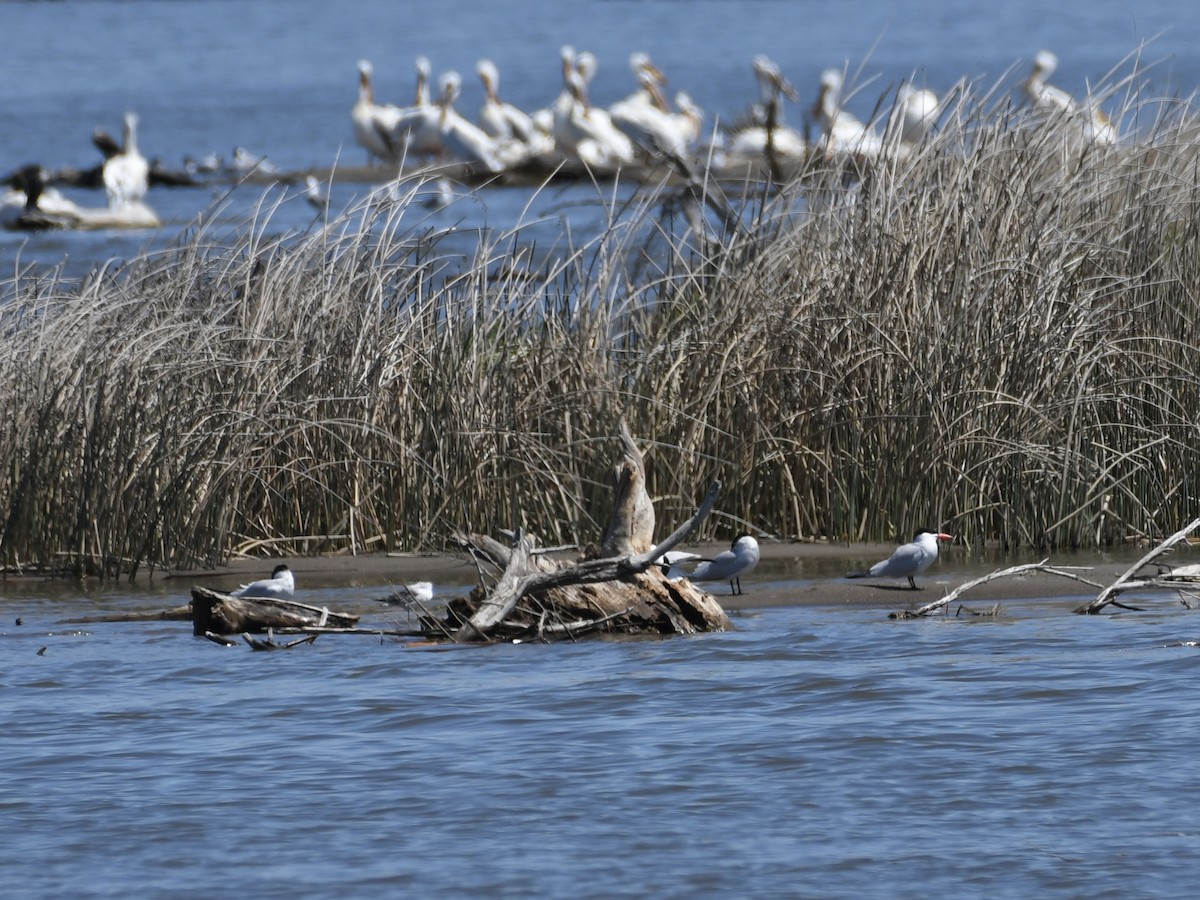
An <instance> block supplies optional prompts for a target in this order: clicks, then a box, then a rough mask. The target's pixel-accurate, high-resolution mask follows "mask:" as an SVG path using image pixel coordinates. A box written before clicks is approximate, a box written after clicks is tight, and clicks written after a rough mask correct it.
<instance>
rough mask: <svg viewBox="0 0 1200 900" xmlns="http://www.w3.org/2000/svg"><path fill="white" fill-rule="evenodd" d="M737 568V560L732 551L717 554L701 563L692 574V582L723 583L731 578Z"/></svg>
mask: <svg viewBox="0 0 1200 900" xmlns="http://www.w3.org/2000/svg"><path fill="white" fill-rule="evenodd" d="M737 567H738V558H737V556H736V554H734V552H733V551H732V550H726V551H724V552H722V553H718V554H717V555H716V556H714V557H713V558H712V559H711V560H709V561H708V562H702V563H700V565H698V566H696V570H695V571H694V572H692V575H691V578H692V580H693V581H724V580H725V579H726V578H731V577H732V574H731V573H733V572H734V571H735V570H736V569H737Z"/></svg>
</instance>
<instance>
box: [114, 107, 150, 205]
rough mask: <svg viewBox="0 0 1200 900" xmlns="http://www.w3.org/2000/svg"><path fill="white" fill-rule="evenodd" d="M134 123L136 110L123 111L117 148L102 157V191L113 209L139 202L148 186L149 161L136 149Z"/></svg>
mask: <svg viewBox="0 0 1200 900" xmlns="http://www.w3.org/2000/svg"><path fill="white" fill-rule="evenodd" d="M137 123H138V117H137V114H136V113H131V112H127V113H125V125H124V131H123V134H122V139H121V148H120V150H119V152H117V153H114V154H113V155H112V156H108V157H107V158H106V159H105V160H104V169H103V179H104V190H105V193H107V194H108V205H109V206H110V207H112V208H114V209H116V208H119V207H121V206H126V205H129V204H132V203H138V202H140V201H141V200H142V198H144V197H145V196H146V191H147V189H148V188H149V186H150V164H149V163H148V162H146V157H144V156H142V154H141V153H140V152H139V151H138V145H137ZM105 152H106V153H107V152H108V151H105Z"/></svg>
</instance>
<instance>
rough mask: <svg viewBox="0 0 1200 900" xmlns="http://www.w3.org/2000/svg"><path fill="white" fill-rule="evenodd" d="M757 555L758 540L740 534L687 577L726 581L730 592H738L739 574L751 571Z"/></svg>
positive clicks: (697, 579)
mask: <svg viewBox="0 0 1200 900" xmlns="http://www.w3.org/2000/svg"><path fill="white" fill-rule="evenodd" d="M758 557H759V554H758V541H756V540H755V539H754V538H752V537H751V536H750V535H748V534H742V535H739V536H738V538H737V540H735V541H734V542H733V545H732V546H731V547H730V548H729V549H728V550H726V551H724V552H723V553H718V554H717V555H716V556H714V557H713V558H712V559H710V560H705V561H704V562H702V563H700V565H698V566H696V568H695V569H694V570H692V573H691V574H690V575H688V576H687V577H688V579H689V580H691V581H728V582H729V589H730V593H731V594H740V593H741V592H742V582H741V576H742V575H745V574H747V573H749V572H751V571H753V569H754V567H755V566H757V565H758Z"/></svg>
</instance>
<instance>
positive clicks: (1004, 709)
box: [0, 586, 1200, 898]
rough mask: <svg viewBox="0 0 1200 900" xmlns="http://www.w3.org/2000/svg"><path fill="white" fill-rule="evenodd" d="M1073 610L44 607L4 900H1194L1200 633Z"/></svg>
mask: <svg viewBox="0 0 1200 900" xmlns="http://www.w3.org/2000/svg"><path fill="white" fill-rule="evenodd" d="M777 587H778V586H777ZM753 589H754V588H753V587H751V590H753ZM784 589H785V590H786V586H785V587H784ZM358 594H359V596H361V591H359V592H358ZM349 596H350V594H348V593H346V592H344V591H343V593H342V600H343V603H345V602H346V598H347V597H349ZM154 602H160V601H157V600H155V599H154V598H146V597H143V598H141V599H140V600H138V601H137V603H136V604H135V603H134V602H133V601H132V600H126V601H124V605H125V606H130V605H141V606H143V607H144V606H145V604H147V603H150V604H153V603H154ZM320 602H329V603H337V602H338V592H337V591H336V590H332V589H331V590H330V591H327V592H326V593H325V594H323V595H322V600H321V601H320ZM92 605H93V606H97V605H98V606H101V607H106V608H109V607H117V608H119V607H121V606H122V601H121V600H120V599H119V598H118V597H117V595H116V593H113V594H112V595H109V596H107V597H104V598H99V599H96V600H93V603H92ZM1071 605H1072V604H1069V603H1066V602H1064V601H1042V602H1040V603H1039V602H1023V603H1017V604H1014V605H1011V606H1010V607H1009V608H1007V609H1006V613H1005V615H1004V616H1003V617H1002V618H1000V619H996V620H980V619H975V620H972V621H966V620H963V619H935V620H925V621H918V622H895V621H890V620H888V619H887V617H886V612H885V611H884V610H880V609H854V608H850V609H847V608H836V607H832V606H828V607H827V606H804V607H783V608H773V609H768V610H763V611H753V610H751V611H747V612H743V613H741V614H738V615H736V617H735V621H736V625H737V630H736V631H734V632H732V633H728V634H720V635H710V636H703V637H695V638H678V639H671V640H658V641H656V640H648V641H624V642H602V641H596V642H590V643H584V644H580V645H557V646H537V645H517V646H514V645H504V646H494V647H488V648H483V649H478V648H473V649H457V650H446V649H442V650H423V649H415V648H411V647H405V646H403V645H401V644H399V643H395V642H393V641H391V640H383V641H381V640H380V639H378V638H365V637H323V638H321V639H319V640H318V641H317V642H316V643H315V644H314V645H312V646H311V647H308V646H306V647H300V648H296V649H294V650H291V651H288V652H279V653H272V654H264V653H252V652H249V651H248V650H247V649H246V648H245V647H244V646H239V647H237V648H221V647H218V646H216V645H214V644H212V643H209V642H207V641H205V640H203V639H199V638H193V637H192V636H191V635H190V626H189V625H188V624H187V623H174V622H161V623H160V622H156V623H149V624H146V623H141V624H104V625H87V626H70V625H61V624H55V623H56V622H57V621H58V618H59V617H60V616H61V615H62V613H63V611H64V610H65V609H75V610H76V611H77V610H78V608H79V601H78V600H76V601H75V602H74V605H73V606H72V605H71V603H69V602H68V601H66V600H65V599H63V598H57V599H54V600H47V599H44V598H43V599H40V600H39V599H38V598H37V595H36V594H35V593H30V592H29V591H26V592H24V596H22V597H11V596H10V597H9V598H8V600H7V601H6V602H5V603H4V610H5V614H6V622H5V626H6V627H4V628H2V629H0V658H2V659H3V660H4V666H3V668H2V670H0V686H2V688H0V689H2V690H3V697H4V717H3V721H4V727H3V731H2V737H0V748H2V749H3V758H4V765H3V766H2V767H0V798H2V799H0V846H2V847H3V848H4V853H3V858H2V861H0V874H2V876H3V881H4V884H5V894H6V896H29V897H50V896H54V897H67V896H71V897H126V896H139V897H195V896H207V895H212V894H216V893H224V892H226V891H230V890H232V891H235V892H236V893H238V894H240V895H245V896H255V897H292V896H368V895H386V896H397V895H410V896H411V895H417V896H463V895H473V894H487V895H501V896H586V897H608V896H614V895H638V896H656V897H694V896H735V895H758V896H822V897H856V896H911V897H928V896H986V897H1008V896H1014V897H1015V896H1045V895H1049V894H1053V895H1058V896H1071V897H1081V896H1087V897H1114V898H1117V897H1120V898H1125V897H1131V896H1139V897H1145V896H1180V897H1182V896H1189V895H1191V893H1192V891H1193V890H1194V879H1195V878H1196V877H1197V876H1198V875H1200V862H1198V861H1197V854H1196V851H1195V847H1196V842H1197V840H1198V839H1200V814H1198V813H1197V812H1196V806H1195V797H1196V796H1197V793H1196V791H1197V788H1198V787H1200V784H1198V781H1200V779H1198V776H1197V769H1196V766H1195V760H1194V738H1195V734H1196V730H1195V710H1194V708H1193V704H1192V702H1191V700H1190V699H1189V698H1190V696H1191V688H1190V684H1191V680H1192V679H1193V678H1195V677H1196V676H1197V674H1198V673H1200V650H1197V649H1196V648H1195V647H1188V646H1185V645H1183V644H1182V641H1185V640H1191V639H1194V638H1196V637H1198V636H1200V634H1198V632H1200V622H1198V621H1197V619H1196V614H1195V613H1189V612H1186V611H1176V610H1177V609H1178V607H1177V606H1170V605H1169V604H1166V603H1164V604H1162V606H1161V607H1160V608H1158V611H1153V610H1152V611H1150V612H1144V613H1137V614H1121V615H1113V616H1102V617H1081V616H1076V615H1073V614H1071V612H1070V609H1071ZM22 611H24V612H25V615H24V619H25V621H24V624H22V625H21V626H19V627H17V626H14V625H12V624H11V623H12V621H13V620H12V619H11V618H8V617H9V616H12V615H15V614H20V613H21V612H22ZM76 614H77V613H76ZM391 618H394V616H393V617H391ZM374 619H375V621H377V622H378V623H383V622H386V621H389V617H388V616H386V615H385V616H379V615H376V616H375V617H374ZM42 647H45V648H46V650H45V652H44V654H43V655H38V650H39V649H40V648H42Z"/></svg>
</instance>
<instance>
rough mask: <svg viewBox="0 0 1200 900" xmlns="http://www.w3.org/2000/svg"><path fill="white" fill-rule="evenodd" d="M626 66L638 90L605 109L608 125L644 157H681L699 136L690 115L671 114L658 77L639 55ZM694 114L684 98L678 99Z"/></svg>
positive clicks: (691, 114) (661, 80) (636, 54)
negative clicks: (609, 121) (617, 130)
mask: <svg viewBox="0 0 1200 900" xmlns="http://www.w3.org/2000/svg"><path fill="white" fill-rule="evenodd" d="M630 65H631V66H632V67H633V69H634V76H635V77H636V79H637V82H638V90H637V91H635V92H634V93H632V94H630V95H629V96H628V97H626V98H625V99H624V100H619V101H617V102H616V103H614V104H613V105H612V106H610V107H609V108H608V115H609V118H610V119H611V120H612V123H613V124H614V125H615V126H616V127H617V128H619V129H620V130H621V131H623V132H624V133H625V134H627V135H629V137H630V138H631V139H632V140H633V142H634V143H635V144H637V145H638V146H639V147H641V148H643V149H644V150H646V151H647V152H648V153H652V154H654V153H665V154H667V155H669V156H681V155H683V154H684V153H686V152H687V150H688V147H689V146H690V145H691V143H692V141H693V140H695V138H696V136H697V135H698V134H699V123H698V122H697V121H695V120H694V118H693V113H691V112H689V113H673V112H671V109H670V107H669V106H668V105H667V101H666V98H665V97H664V96H663V92H662V84H663V82H664V80H665V79H664V78H663V75H662V73H661V72H660V71H659V70H658V69H657V68H656V67H655V66H654V64H653V63H651V62H650V58H649V57H648V56H646V55H645V54H643V53H635V54H634V56H633V59H632V60H631V62H630ZM682 96H683V97H684V98H685V100H686V101H687V102H688V103H689V105H690V106H691V109H692V110H694V111H695V112H698V111H699V110H698V108H697V107H695V104H692V103H691V99H690V98H689V97H687V95H686V94H684V95H682Z"/></svg>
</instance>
